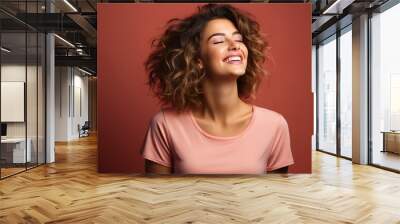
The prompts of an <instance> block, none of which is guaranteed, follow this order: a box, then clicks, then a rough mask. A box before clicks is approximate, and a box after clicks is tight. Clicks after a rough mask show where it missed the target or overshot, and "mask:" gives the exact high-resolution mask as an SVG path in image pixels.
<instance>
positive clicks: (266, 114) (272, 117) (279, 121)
mask: <svg viewBox="0 0 400 224" xmlns="http://www.w3.org/2000/svg"><path fill="white" fill-rule="evenodd" d="M254 108H255V110H256V111H257V116H258V118H259V119H260V120H262V121H264V122H267V123H269V124H271V123H273V124H276V125H285V124H286V123H287V122H286V119H285V117H284V116H283V115H282V114H280V113H278V112H276V111H273V110H271V109H268V108H265V107H260V106H256V105H254Z"/></svg>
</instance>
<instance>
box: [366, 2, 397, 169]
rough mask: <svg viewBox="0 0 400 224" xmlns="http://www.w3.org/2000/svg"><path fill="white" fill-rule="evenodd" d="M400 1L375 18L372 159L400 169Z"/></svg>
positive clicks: (373, 18)
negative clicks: (399, 27)
mask: <svg viewBox="0 0 400 224" xmlns="http://www.w3.org/2000/svg"><path fill="white" fill-rule="evenodd" d="M399 21H400V4H398V5H396V6H394V7H392V8H390V9H388V10H386V11H384V12H382V13H379V14H375V15H373V17H372V19H371V33H372V36H371V45H372V46H371V47H372V48H371V59H372V63H371V68H372V71H371V96H372V97H371V102H370V103H371V109H372V111H371V122H372V124H371V137H372V155H371V156H372V163H373V164H376V165H379V166H384V167H387V168H391V169H396V170H400V155H399V153H400V63H399V58H400V42H399V40H400V32H399V29H398V24H399Z"/></svg>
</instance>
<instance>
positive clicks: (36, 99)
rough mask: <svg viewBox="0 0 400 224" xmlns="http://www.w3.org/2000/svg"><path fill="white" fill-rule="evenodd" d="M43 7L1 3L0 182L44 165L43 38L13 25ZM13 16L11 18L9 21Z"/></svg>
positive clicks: (39, 3) (19, 24)
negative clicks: (0, 134) (8, 11)
mask: <svg viewBox="0 0 400 224" xmlns="http://www.w3.org/2000/svg"><path fill="white" fill-rule="evenodd" d="M43 6H44V1H7V2H4V1H1V2H0V7H2V8H4V9H7V10H14V13H5V12H4V11H0V45H1V57H0V66H1V70H0V71H1V73H0V81H1V86H0V90H1V99H0V102H1V105H0V111H1V115H0V118H1V133H2V139H1V144H0V178H5V177H7V176H10V175H13V174H16V173H19V172H22V171H24V170H26V169H29V168H32V167H36V166H37V165H39V164H43V163H45V92H46V91H45V59H46V52H45V44H46V39H45V35H44V33H41V32H40V31H39V30H36V28H34V27H32V26H30V25H29V24H26V23H24V22H22V21H21V20H18V19H17V18H16V17H19V16H23V15H24V13H26V12H28V13H42V12H44V8H43ZM14 15H15V16H14Z"/></svg>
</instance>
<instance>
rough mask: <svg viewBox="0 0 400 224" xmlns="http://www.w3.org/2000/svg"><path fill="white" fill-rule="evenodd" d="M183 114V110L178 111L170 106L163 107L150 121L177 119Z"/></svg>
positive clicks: (158, 121) (160, 121)
mask: <svg viewBox="0 0 400 224" xmlns="http://www.w3.org/2000/svg"><path fill="white" fill-rule="evenodd" d="M185 114H186V113H185V112H179V111H177V110H176V109H174V108H172V107H163V108H161V109H160V110H159V111H158V112H157V113H156V114H154V115H153V118H152V121H153V122H155V123H165V122H167V121H171V120H179V119H181V118H182V117H183V116H184V115H185Z"/></svg>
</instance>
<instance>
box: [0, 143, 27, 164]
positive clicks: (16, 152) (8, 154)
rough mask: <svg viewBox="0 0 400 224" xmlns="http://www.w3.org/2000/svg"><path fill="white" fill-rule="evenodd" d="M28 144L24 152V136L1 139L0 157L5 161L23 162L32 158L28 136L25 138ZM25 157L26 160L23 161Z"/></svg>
mask: <svg viewBox="0 0 400 224" xmlns="http://www.w3.org/2000/svg"><path fill="white" fill-rule="evenodd" d="M26 142H28V144H27V146H28V147H26V154H25V138H6V139H1V157H2V159H5V161H6V163H25V162H30V161H31V159H32V155H31V145H32V141H31V139H30V138H28V139H27V141H26ZM25 159H27V161H25Z"/></svg>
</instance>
